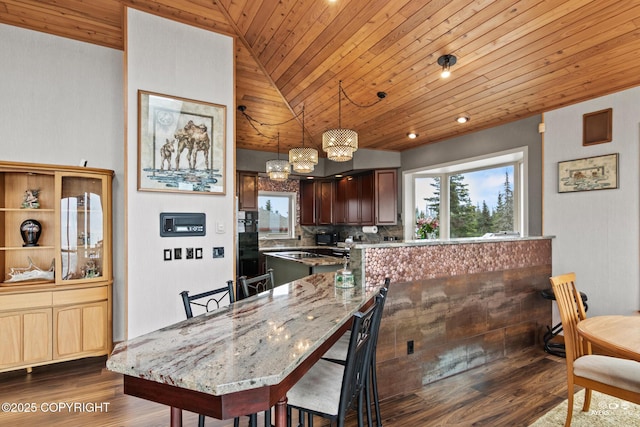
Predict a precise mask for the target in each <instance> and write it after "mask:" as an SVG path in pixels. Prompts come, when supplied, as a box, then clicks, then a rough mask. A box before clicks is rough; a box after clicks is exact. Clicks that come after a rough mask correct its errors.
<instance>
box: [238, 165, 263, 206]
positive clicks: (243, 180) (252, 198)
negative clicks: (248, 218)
mask: <svg viewBox="0 0 640 427" xmlns="http://www.w3.org/2000/svg"><path fill="white" fill-rule="evenodd" d="M237 180H238V184H237V188H238V210H241V211H257V210H258V174H257V173H255V172H238V174H237Z"/></svg>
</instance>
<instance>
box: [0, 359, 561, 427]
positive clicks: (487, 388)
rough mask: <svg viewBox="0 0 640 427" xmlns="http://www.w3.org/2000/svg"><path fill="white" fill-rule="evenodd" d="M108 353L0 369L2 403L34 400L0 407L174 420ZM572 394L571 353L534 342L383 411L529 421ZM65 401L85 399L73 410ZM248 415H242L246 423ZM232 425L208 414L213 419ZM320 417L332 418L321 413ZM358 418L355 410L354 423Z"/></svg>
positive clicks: (409, 421) (54, 424) (8, 416)
mask: <svg viewBox="0 0 640 427" xmlns="http://www.w3.org/2000/svg"><path fill="white" fill-rule="evenodd" d="M105 360H106V359H105V358H104V357H97V358H90V359H84V360H81V361H74V362H68V363H61V364H57V365H50V366H43V367H39V368H34V369H33V372H32V373H31V374H27V373H26V372H25V370H21V371H15V372H8V373H3V374H0V404H2V403H4V402H7V403H16V404H19V405H15V407H14V409H22V410H23V411H24V410H25V406H26V405H27V404H29V406H28V408H33V409H34V411H33V412H28V413H25V412H23V413H14V412H5V411H0V426H48V427H75V426H127V427H128V426H136V427H137V426H143V427H147V426H150V427H151V426H168V425H169V409H168V408H167V407H166V406H163V405H159V404H156V403H152V402H149V401H146V400H143V399H139V398H136V397H131V396H127V395H124V394H123V387H122V376H121V375H120V374H115V373H112V372H109V371H107V370H106V369H105V368H104V365H105ZM566 397H567V396H566V371H565V361H564V359H561V358H559V357H556V356H553V355H550V354H547V353H545V352H544V351H542V350H541V349H537V348H533V349H529V350H526V351H523V352H521V353H518V354H516V355H513V356H511V357H508V358H505V359H503V360H500V361H498V362H494V363H492V364H489V365H487V366H483V367H479V368H476V369H473V370H471V371H468V372H465V373H462V374H459V375H456V376H454V377H451V378H447V379H444V380H441V381H438V382H436V383H433V384H430V385H427V386H424V387H423V388H422V389H421V390H418V391H416V392H414V393H411V394H406V395H402V396H395V397H392V398H388V399H385V400H383V401H382V403H381V411H382V418H383V425H384V426H385V427H400V426H403V427H406V426H411V427H414V426H416V427H418V426H419V427H422V426H492V427H493V426H528V425H529V424H531V423H532V422H533V421H535V420H536V419H537V418H538V417H540V416H542V415H543V414H544V413H545V412H547V411H548V410H549V409H551V408H552V407H554V406H555V405H557V404H558V403H560V402H562V401H563V400H564V399H566ZM31 403H33V405H30V404H31ZM65 403H66V404H74V403H78V405H77V406H76V408H74V409H71V410H70V409H68V408H67V407H65V406H64V405H63V404H65ZM105 403H106V404H107V405H105ZM91 404H95V406H94V407H93V408H92V407H91ZM99 404H102V407H101V408H100V407H99V406H97V405H99ZM18 406H21V407H18ZM3 409H4V407H3ZM91 409H93V412H91ZM246 420H247V419H246V418H243V419H242V421H241V425H242V426H245V425H247V421H246ZM259 422H260V423H261V422H262V420H259ZM183 423H184V425H185V426H196V425H197V416H196V415H195V414H193V413H189V412H184V414H183ZM232 425H233V422H230V421H219V420H214V419H211V418H207V421H206V426H207V427H228V426H232ZM260 425H262V424H260ZM314 425H315V426H316V427H322V426H328V425H329V424H328V422H326V421H325V420H322V419H320V418H317V419H316V421H315V422H314ZM356 425H357V423H356V419H355V416H354V414H353V411H352V413H351V415H350V418H349V422H348V426H349V427H352V426H356Z"/></svg>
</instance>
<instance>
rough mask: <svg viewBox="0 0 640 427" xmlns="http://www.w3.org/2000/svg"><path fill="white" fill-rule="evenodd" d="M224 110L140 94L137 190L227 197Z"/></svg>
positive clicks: (204, 103) (170, 98)
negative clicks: (222, 195) (224, 195)
mask: <svg viewBox="0 0 640 427" xmlns="http://www.w3.org/2000/svg"><path fill="white" fill-rule="evenodd" d="M225 126H226V107H225V106H224V105H218V104H211V103H207V102H202V101H195V100H192V99H185V98H179V97H175V96H169V95H162V94H158V93H153V92H145V91H142V90H139V91H138V190H140V191H168V192H188V193H197V194H225V187H226V183H225V178H224V177H225V145H226V129H225Z"/></svg>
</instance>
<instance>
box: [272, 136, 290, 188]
mask: <svg viewBox="0 0 640 427" xmlns="http://www.w3.org/2000/svg"><path fill="white" fill-rule="evenodd" d="M289 167H290V165H289V162H288V161H286V160H280V132H278V159H277V160H267V173H268V174H269V179H272V180H273V181H286V180H287V179H288V178H289V172H290V169H289Z"/></svg>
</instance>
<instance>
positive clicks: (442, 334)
mask: <svg viewBox="0 0 640 427" xmlns="http://www.w3.org/2000/svg"><path fill="white" fill-rule="evenodd" d="M351 268H352V269H353V270H354V274H355V276H356V280H357V281H362V280H363V278H364V281H365V284H366V286H367V287H370V286H374V285H375V286H379V285H380V284H381V283H383V281H384V278H385V277H389V278H390V279H391V285H390V287H389V294H388V301H387V302H386V304H385V313H384V315H383V319H382V324H381V327H380V336H379V339H378V350H377V371H378V388H379V392H380V396H381V398H384V397H389V396H393V395H396V394H400V393H407V392H411V391H414V390H417V389H419V388H421V387H422V386H423V385H425V384H428V383H431V382H433V381H437V380H439V379H442V378H445V377H448V376H451V375H454V374H457V373H460V372H463V371H466V370H469V369H472V368H475V367H478V366H481V365H484V364H486V363H489V362H492V361H495V360H498V359H500V358H503V357H505V356H507V355H509V354H510V353H514V352H517V351H520V350H522V349H524V348H526V347H530V346H537V345H542V344H541V343H542V336H543V335H544V332H545V331H546V326H547V325H550V324H551V303H550V301H549V300H545V299H544V298H542V296H541V295H540V291H542V290H543V289H547V288H549V287H550V285H549V277H550V275H551V238H550V237H523V238H501V239H457V240H447V241H444V240H443V241H440V240H417V241H408V242H404V243H388V244H375V245H366V244H363V245H356V246H355V247H354V248H352V250H351ZM409 342H413V353H412V354H408V343H409Z"/></svg>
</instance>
